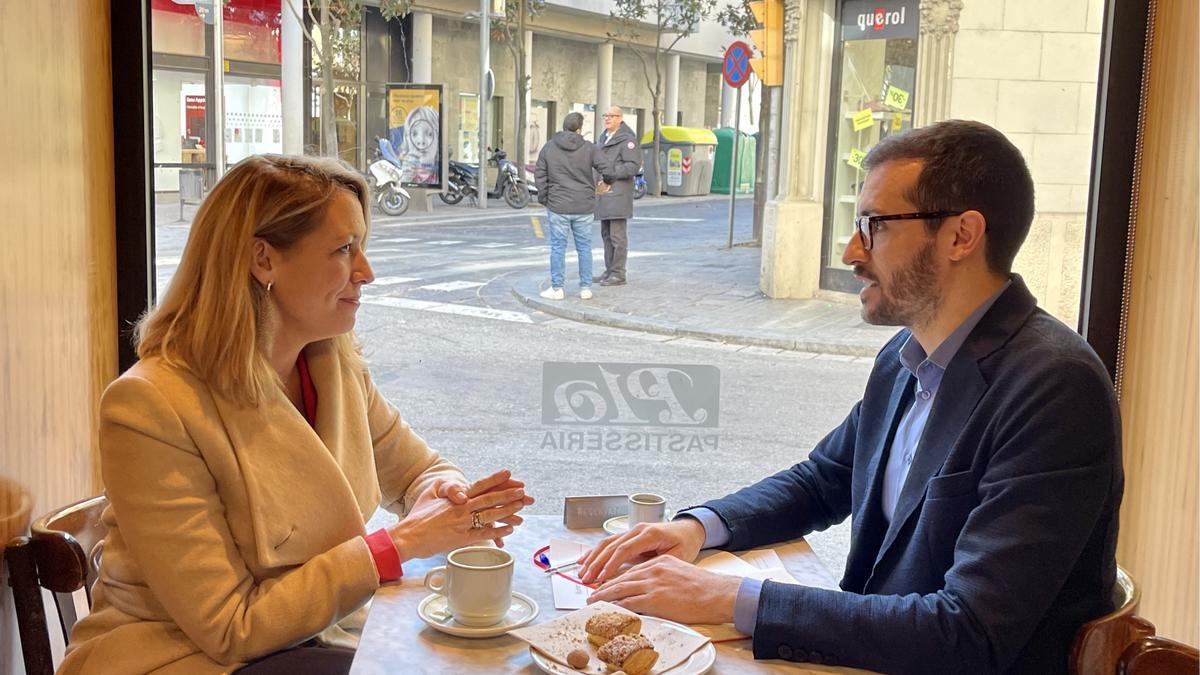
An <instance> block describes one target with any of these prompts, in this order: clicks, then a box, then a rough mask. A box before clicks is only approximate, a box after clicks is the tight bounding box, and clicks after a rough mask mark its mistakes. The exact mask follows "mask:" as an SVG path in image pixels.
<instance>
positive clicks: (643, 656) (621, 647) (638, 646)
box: [597, 635, 658, 675]
mask: <svg viewBox="0 0 1200 675" xmlns="http://www.w3.org/2000/svg"><path fill="white" fill-rule="evenodd" d="M597 656H599V657H600V660H601V661H603V662H604V663H605V665H607V666H608V670H609V671H610V672H615V671H618V670H623V671H625V673H626V674H627V675H645V674H646V673H648V672H650V669H651V668H653V667H654V664H655V663H656V662H657V661H658V652H657V651H655V650H654V644H653V643H652V642H650V640H649V639H648V638H647V637H646V636H645V635H618V636H616V637H614V638H613V639H611V640H609V641H608V642H607V643H606V644H605V645H604V646H603V647H601V648H600V650H599V652H598V653H597Z"/></svg>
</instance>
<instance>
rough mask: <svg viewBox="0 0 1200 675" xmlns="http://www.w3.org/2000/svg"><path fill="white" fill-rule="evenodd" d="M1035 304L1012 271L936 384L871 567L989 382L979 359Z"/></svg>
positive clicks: (900, 527) (1020, 322)
mask: <svg viewBox="0 0 1200 675" xmlns="http://www.w3.org/2000/svg"><path fill="white" fill-rule="evenodd" d="M1036 307H1037V300H1036V299H1035V298H1034V297H1033V296H1032V295H1031V294H1030V293H1029V290H1028V289H1027V288H1026V287H1025V283H1024V281H1023V280H1022V279H1021V277H1020V276H1018V275H1016V274H1014V275H1012V285H1010V286H1009V288H1008V290H1006V291H1005V292H1004V293H1002V294H1001V295H1000V297H999V298H996V302H995V303H994V304H993V305H992V307H991V309H989V310H988V312H987V313H986V314H985V315H984V316H983V318H982V319H981V320H980V321H979V323H978V324H977V325H976V326H975V328H974V330H972V331H971V335H970V336H968V337H967V339H966V341H965V342H964V343H963V345H962V347H960V348H959V350H958V353H957V354H955V355H954V358H953V359H951V361H950V365H949V367H948V368H947V369H946V374H945V375H944V376H943V377H942V381H941V383H940V384H939V385H938V394H937V400H935V401H934V404H933V410H932V411H930V414H929V420H928V421H927V422H926V423H925V431H924V432H923V433H922V434H921V440H920V442H919V443H918V445H917V452H916V456H915V457H914V458H913V464H912V466H911V467H910V468H909V471H908V477H907V478H906V479H905V481H904V487H903V488H902V489H901V490H900V499H899V501H897V503H896V512H895V513H894V514H893V515H892V522H891V525H890V526H889V527H888V530H887V534H886V535H885V536H884V539H883V545H882V546H880V547H879V555H878V556H877V557H876V559H875V564H876V566H878V565H879V562H880V561H881V560H883V557H884V555H886V554H887V551H888V548H889V547H890V546H891V545H892V544H893V543H894V542H895V541H896V537H897V535H898V534H899V533H900V532H901V531H902V530H903V529H904V526H905V523H906V522H907V521H908V519H910V518H912V517H913V514H914V513H916V512H917V511H918V508H917V507H918V506H920V505H921V503H922V502H923V501H924V500H925V490H926V488H927V486H928V484H929V480H930V479H931V478H933V477H935V476H937V475H938V473H939V472H940V471H941V469H942V465H943V464H945V462H946V457H947V456H948V455H949V454H950V450H951V449H952V448H953V447H954V444H955V442H956V441H957V440H958V437H959V435H961V434H962V430H963V428H964V427H965V426H966V424H967V419H968V418H970V417H971V414H972V413H973V412H974V411H975V407H976V406H977V405H978V404H979V400H980V399H981V398H983V395H984V393H985V392H986V391H987V388H988V382H987V379H986V378H985V377H984V374H983V372H982V370H981V369H980V362H981V361H983V360H984V359H985V358H987V357H988V356H989V355H991V354H992V353H993V352H995V351H996V350H997V349H999V348H1000V347H1002V346H1003V345H1004V344H1005V343H1006V342H1008V340H1009V339H1010V338H1011V337H1012V336H1013V334H1014V333H1016V332H1017V330H1018V329H1019V328H1020V327H1021V326H1022V325H1023V324H1024V323H1025V321H1026V320H1027V319H1028V318H1029V315H1030V314H1031V313H1032V312H1033V311H1034V310H1035V309H1036ZM873 492H874V490H873Z"/></svg>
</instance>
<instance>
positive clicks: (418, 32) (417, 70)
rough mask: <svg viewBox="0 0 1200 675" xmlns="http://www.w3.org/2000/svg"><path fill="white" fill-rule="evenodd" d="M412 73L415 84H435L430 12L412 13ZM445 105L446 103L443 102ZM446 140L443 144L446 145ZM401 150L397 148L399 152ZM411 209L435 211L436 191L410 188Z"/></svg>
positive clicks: (445, 165) (444, 165)
mask: <svg viewBox="0 0 1200 675" xmlns="http://www.w3.org/2000/svg"><path fill="white" fill-rule="evenodd" d="M411 48H412V72H411V73H409V75H410V77H409V79H410V80H411V81H412V83H413V84H431V83H433V15H432V14H430V13H429V12H413V13H412V47H411ZM443 105H445V102H443ZM442 131H443V132H445V133H449V130H448V129H447V128H446V122H445V118H444V117H443V118H442ZM445 143H446V141H445V139H443V140H442V144H443V145H445ZM398 149H399V148H397V150H398ZM449 166H450V165H449V163H448V160H446V159H443V160H442V171H443V175H444V172H446V171H447V170H449ZM408 194H409V196H410V197H412V199H410V200H409V209H410V210H412V211H413V212H415V213H430V212H432V211H433V195H434V194H435V191H434V190H427V189H423V188H409V189H408Z"/></svg>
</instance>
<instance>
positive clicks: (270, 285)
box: [267, 281, 275, 293]
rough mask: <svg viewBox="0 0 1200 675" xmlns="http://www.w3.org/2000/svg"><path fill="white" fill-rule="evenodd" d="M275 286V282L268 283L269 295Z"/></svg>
mask: <svg viewBox="0 0 1200 675" xmlns="http://www.w3.org/2000/svg"><path fill="white" fill-rule="evenodd" d="M274 285H275V282H274V281H268V282H267V292H268V293H270V292H271V287H272V286H274Z"/></svg>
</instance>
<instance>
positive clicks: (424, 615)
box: [417, 592, 539, 638]
mask: <svg viewBox="0 0 1200 675" xmlns="http://www.w3.org/2000/svg"><path fill="white" fill-rule="evenodd" d="M446 603H447V600H446V596H444V595H438V594H437V593H433V594H431V595H430V596H429V597H427V598H425V599H424V600H422V601H421V604H419V605H417V616H419V617H421V620H422V621H424V622H425V623H427V624H429V625H430V626H432V627H434V628H436V629H437V630H440V631H442V632H443V633H449V634H450V635H457V636H458V637H465V638H490V637H496V636H497V635H504V634H505V633H507V632H508V631H510V630H512V629H514V628H520V627H521V626H524V625H525V624H527V623H529V622H530V621H533V620H534V618H536V617H537V615H538V611H539V610H538V604H537V602H535V601H534V599H533V598H531V597H529V596H528V595H525V594H524V593H516V592H514V593H513V594H512V605H511V606H510V607H509V608H508V614H506V615H505V616H504V620H503V621H501V622H500V623H498V624H496V625H494V626H483V627H480V628H475V627H472V626H464V625H462V624H461V623H459V622H457V621H455V620H454V617H453V616H451V615H450V610H449V608H447V607H446Z"/></svg>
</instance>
